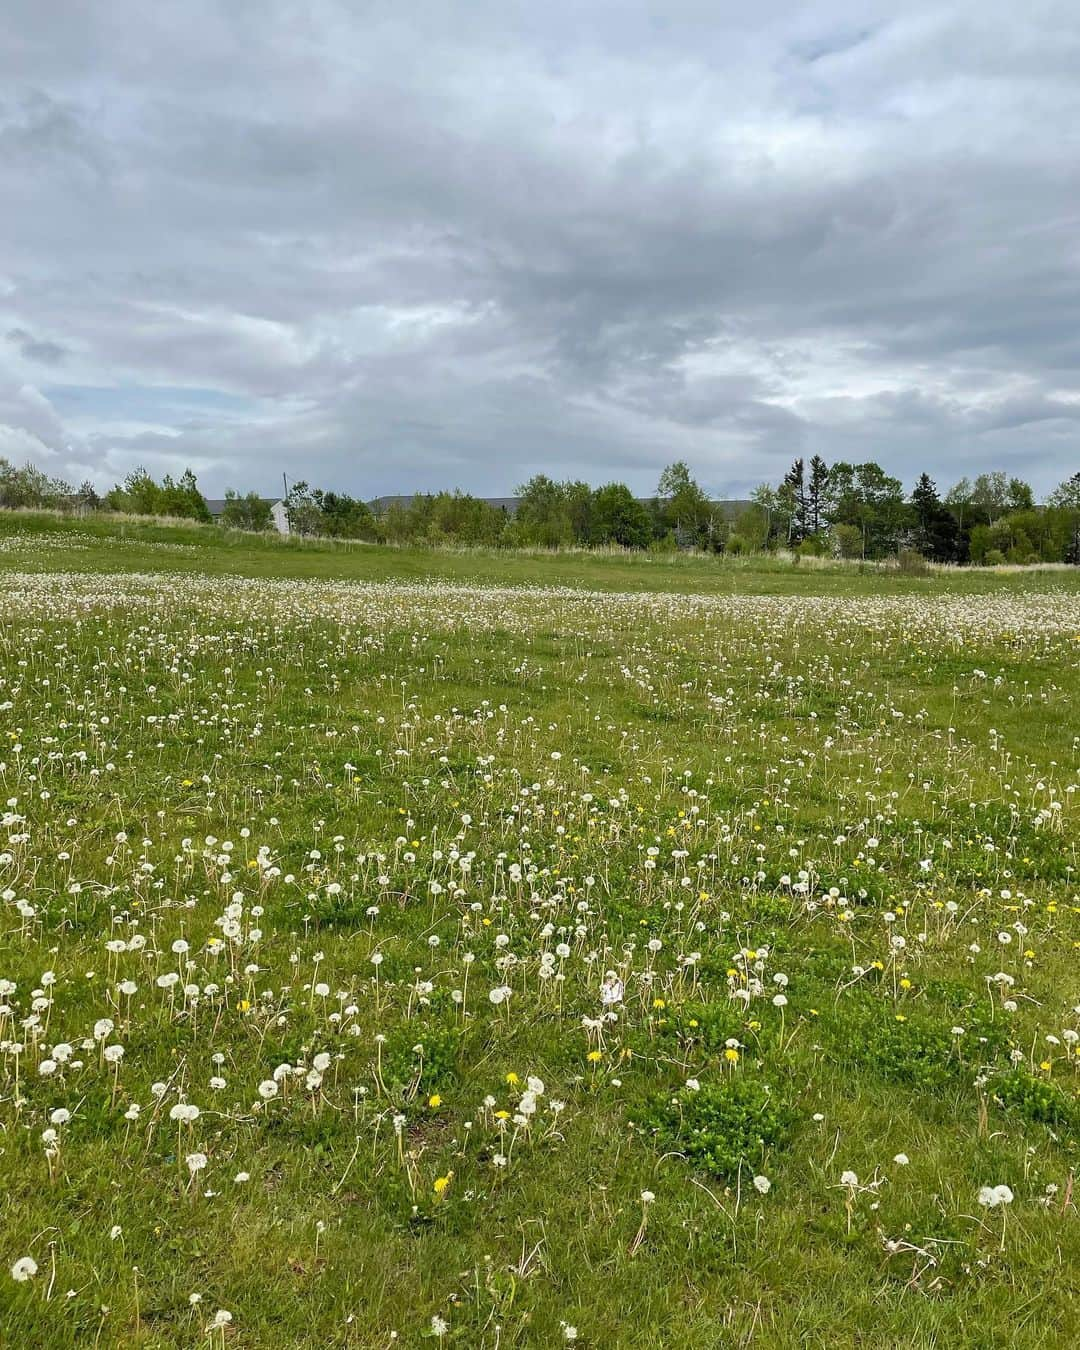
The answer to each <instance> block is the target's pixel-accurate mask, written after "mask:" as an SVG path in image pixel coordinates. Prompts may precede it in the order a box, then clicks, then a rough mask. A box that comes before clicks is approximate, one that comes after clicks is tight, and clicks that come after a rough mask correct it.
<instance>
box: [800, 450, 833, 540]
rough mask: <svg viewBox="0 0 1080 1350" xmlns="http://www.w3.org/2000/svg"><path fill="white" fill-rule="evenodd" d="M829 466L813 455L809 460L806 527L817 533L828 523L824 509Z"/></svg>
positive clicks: (826, 497) (819, 457) (827, 488)
mask: <svg viewBox="0 0 1080 1350" xmlns="http://www.w3.org/2000/svg"><path fill="white" fill-rule="evenodd" d="M828 491H829V466H828V465H827V464H826V463H825V461H824V460H823V459H822V458H821V456H820V455H815V456H814V457H813V459H811V461H810V480H809V482H808V483H807V488H806V507H807V522H806V523H807V529H808V530H809V532H810V534H813V535H817V534H820V533H821V531H822V530H823V529H824V528H825V526H826V525H827V524H828V521H827V519H826V516H825V510H826V506H827V502H828Z"/></svg>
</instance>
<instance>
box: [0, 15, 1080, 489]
mask: <svg viewBox="0 0 1080 1350" xmlns="http://www.w3.org/2000/svg"><path fill="white" fill-rule="evenodd" d="M0 23H2V24H3V25H4V26H5V28H6V31H5V33H4V40H3V41H0V199H2V200H3V202H4V208H3V211H2V212H0V455H8V456H9V457H11V458H15V459H17V460H20V461H21V460H23V459H26V458H28V457H29V458H31V459H33V460H34V461H35V462H37V463H39V464H40V465H41V466H42V467H44V468H46V469H48V470H49V471H50V472H55V473H62V474H64V475H65V476H67V477H70V478H74V479H82V478H84V477H91V478H93V479H95V480H96V481H98V482H99V483H103V484H107V483H110V482H112V481H114V480H115V479H116V478H117V477H118V476H121V475H122V474H123V473H124V472H126V471H127V469H129V468H130V467H132V466H133V465H135V464H138V463H145V464H146V465H147V466H148V467H149V468H151V470H152V471H154V472H161V471H165V470H176V469H182V468H183V467H184V466H185V465H187V464H191V465H192V466H193V467H195V468H196V470H197V471H198V472H199V475H200V479H201V481H202V482H203V484H204V486H205V487H206V489H207V490H209V491H213V492H220V491H222V490H223V489H224V488H225V487H226V486H235V487H239V488H244V489H247V488H256V489H259V490H262V491H272V490H274V488H275V487H276V485H277V484H278V483H279V481H280V476H281V473H282V472H283V471H284V472H287V473H288V474H289V475H290V477H301V476H302V477H307V478H309V479H311V480H313V481H316V482H318V483H320V484H322V485H324V486H327V487H336V488H339V489H344V490H348V491H352V492H355V493H357V494H360V495H365V496H371V495H375V494H376V493H382V492H394V491H410V490H414V489H418V488H432V489H435V488H440V487H453V486H461V487H463V488H468V489H471V490H473V491H477V492H485V493H488V494H497V493H504V492H507V491H509V490H511V489H512V488H513V486H514V485H515V484H516V483H517V482H519V481H521V480H522V479H523V478H526V477H528V476H529V475H530V474H531V473H533V472H535V471H537V470H539V469H546V470H547V471H549V472H553V473H554V474H556V475H557V476H560V477H561V476H574V477H584V478H587V479H590V480H591V481H594V482H599V481H603V480H605V479H608V478H612V477H619V478H624V479H626V480H627V481H629V482H630V483H631V484H632V485H633V486H634V487H635V488H637V489H639V490H642V491H645V490H649V489H651V488H652V486H653V485H654V483H655V480H656V476H657V474H658V472H659V469H660V468H661V467H662V465H663V464H664V463H666V462H667V461H669V460H671V459H673V458H676V457H683V458H686V459H687V460H689V461H690V463H691V464H692V466H693V467H694V469H695V470H696V472H697V473H698V475H699V477H700V478H701V480H702V482H703V483H705V484H706V486H708V487H709V488H710V489H712V490H713V491H714V492H717V493H721V494H727V495H739V494H741V493H743V492H745V490H746V489H747V488H748V487H749V486H751V485H752V484H754V483H755V482H758V481H760V480H762V479H763V478H767V477H775V476H776V475H777V474H778V473H779V472H781V471H782V469H783V467H784V465H785V463H786V461H787V460H789V459H790V458H791V457H792V456H793V455H795V454H812V453H814V452H820V453H822V454H824V455H825V456H826V458H829V459H832V458H839V457H845V458H851V457H855V458H876V459H879V460H881V461H882V462H883V463H885V464H886V465H887V467H889V468H890V469H891V470H892V471H893V472H896V473H898V474H899V475H901V476H902V477H904V478H906V479H908V480H909V481H910V479H911V478H912V477H913V476H914V474H915V473H917V472H918V471H919V470H921V469H922V468H924V467H925V468H928V469H929V470H930V471H931V472H932V473H933V474H934V475H935V476H936V477H937V478H938V479H939V482H940V483H941V484H942V485H946V484H947V483H949V482H950V481H952V480H953V479H955V478H957V477H959V476H960V475H961V474H962V473H966V472H967V473H970V472H978V471H979V470H981V469H984V468H987V467H990V468H994V467H1000V468H1005V469H1007V470H1010V471H1012V472H1020V473H1022V474H1023V475H1024V476H1026V477H1028V478H1029V479H1031V480H1032V481H1033V482H1034V483H1035V485H1036V487H1037V488H1038V489H1040V490H1044V489H1046V488H1048V487H1050V486H1052V485H1053V484H1054V483H1056V482H1057V481H1059V480H1060V479H1061V478H1062V477H1064V476H1065V474H1066V473H1067V472H1072V471H1074V470H1075V469H1077V468H1080V451H1078V449H1077V446H1078V432H1080V378H1078V374H1077V372H1078V371H1080V81H1078V80H1077V79H1076V71H1077V70H1078V69H1080V10H1078V9H1077V8H1076V6H1075V4H1074V3H1073V0H1034V3H1032V4H1029V5H1027V6H1025V7H1023V8H1022V9H1017V8H1016V6H1015V5H1013V4H1008V3H1004V0H983V3H980V4H975V3H970V2H969V0H934V2H933V3H925V4H924V3H909V4H908V5H906V6H901V7H900V9H899V10H898V9H897V7H896V6H895V5H894V4H890V5H885V4H883V3H879V2H878V0H860V2H859V3H855V0H822V2H821V3H820V4H817V5H814V6H811V7H807V6H804V5H798V4H795V3H788V0H759V3H758V4H757V5H755V6H753V7H751V8H750V9H747V8H746V7H741V6H718V5H716V4H715V3H713V0H665V3H664V5H662V6H652V7H650V8H648V9H646V8H643V7H640V6H638V5H635V4H633V3H630V4H628V3H626V2H625V0H619V2H618V3H616V0H594V2H593V3H591V4H589V5H584V6H583V5H580V4H577V3H569V0H550V2H549V3H548V4H546V5H543V6H536V5H525V4H518V3H516V2H514V0H511V2H509V3H508V2H507V0H502V2H501V3H494V0H473V3H470V4H469V5H468V6H464V7H462V6H446V5H436V4H432V3H417V2H416V0H404V3H395V4H390V3H375V2H370V3H356V2H353V3H348V2H347V0H311V2H305V3H299V2H298V0H297V2H295V3H293V2H291V0H290V2H286V0H280V2H278V0H259V2H258V3H255V0H191V3H189V4H186V5H184V6H168V5H158V6H153V5H151V6H148V5H146V4H145V3H135V0H110V3H109V4H107V5H86V4H84V3H82V0H48V2H47V3H45V4H42V3H40V0H8V3H7V5H6V6H5V14H4V17H3V19H2V20H0Z"/></svg>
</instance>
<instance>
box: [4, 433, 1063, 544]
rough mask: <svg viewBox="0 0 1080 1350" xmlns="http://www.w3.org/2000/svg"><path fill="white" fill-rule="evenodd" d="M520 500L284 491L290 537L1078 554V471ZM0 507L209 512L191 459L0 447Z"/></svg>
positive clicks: (664, 484)
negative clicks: (65, 470)
mask: <svg viewBox="0 0 1080 1350" xmlns="http://www.w3.org/2000/svg"><path fill="white" fill-rule="evenodd" d="M517 498H518V501H517V510H516V511H510V510H507V509H504V508H502V507H500V506H498V505H494V504H492V503H491V502H488V501H484V500H483V499H482V498H479V497H474V496H472V495H471V494H470V493H467V492H437V493H418V494H417V495H415V496H413V497H408V498H395V499H393V500H392V501H391V502H390V504H389V506H388V507H387V509H386V510H385V511H382V512H379V513H376V512H375V511H374V510H373V509H372V505H371V504H370V503H368V502H365V501H363V500H361V499H360V498H356V497H351V496H349V495H348V494H347V493H341V492H332V491H324V490H323V489H321V488H312V487H311V486H310V485H309V484H308V483H307V482H304V481H300V482H297V483H295V484H294V485H293V486H292V488H290V490H289V492H288V495H287V496H286V497H285V498H284V499H283V500H284V507H285V512H286V515H287V517H288V521H289V526H290V529H291V531H292V532H293V533H295V534H298V535H301V536H312V537H315V536H318V537H330V538H339V539H363V540H370V541H373V542H386V543H402V544H405V543H424V544H438V543H458V544H463V545H486V546H488V547H543V548H570V547H577V548H602V547H609V546H614V547H619V548H627V549H652V550H656V551H664V550H674V549H678V548H693V549H699V550H702V551H708V552H715V553H724V552H726V553H731V554H747V553H764V552H770V551H775V550H777V549H786V550H792V551H795V552H798V553H801V554H813V555H818V556H832V557H840V558H865V559H881V558H888V557H893V556H896V555H897V554H899V553H901V552H904V551H905V550H906V551H911V552H913V553H916V554H918V555H920V556H921V557H923V558H927V559H929V560H932V561H935V562H951V563H967V562H971V563H980V564H1000V563H1005V562H1010V563H1032V562H1069V563H1080V472H1078V473H1074V474H1073V475H1072V476H1071V477H1069V478H1066V479H1065V480H1064V481H1063V482H1062V483H1060V484H1059V485H1058V487H1056V488H1055V489H1054V491H1053V492H1051V493H1050V494H1049V496H1048V497H1047V498H1046V501H1045V502H1043V503H1042V504H1036V502H1035V499H1034V494H1033V492H1032V489H1031V486H1030V485H1029V484H1028V483H1026V482H1024V481H1023V480H1022V479H1020V478H1015V477H1008V476H1007V475H1006V474H1004V473H1001V472H990V473H982V474H979V475H978V476H977V477H976V478H975V479H974V481H972V480H970V479H968V478H961V479H960V481H959V482H957V483H954V484H953V485H952V487H950V488H949V489H948V490H947V491H946V492H945V493H944V494H941V493H939V491H938V488H937V485H936V484H935V482H934V481H933V479H932V478H930V476H929V475H928V474H926V473H923V474H921V475H920V477H919V479H918V481H917V482H916V484H915V486H914V488H913V489H912V491H911V492H910V494H908V493H905V490H904V486H903V484H902V482H901V481H900V479H899V478H895V477H893V476H892V475H890V474H888V473H886V471H885V470H884V469H883V468H882V467H881V465H880V464H877V463H875V462H874V461H872V460H870V461H866V462H865V463H861V464H852V463H849V462H847V461H844V460H840V461H837V462H835V463H833V464H831V465H830V464H827V463H826V462H825V460H824V459H823V458H822V457H821V456H820V455H815V456H814V457H813V458H812V459H810V460H809V461H808V462H807V461H804V460H803V459H797V460H795V461H794V463H793V464H792V466H791V468H790V469H789V470H788V471H787V473H786V474H785V475H784V477H783V479H782V480H781V481H780V482H779V483H777V484H775V485H774V484H769V483H763V484H762V485H761V486H760V487H758V488H756V489H755V490H754V492H753V494H752V495H751V499H750V501H749V503H748V504H746V505H745V506H744V507H742V508H741V509H740V510H739V511H737V512H736V513H734V515H733V514H732V513H731V512H730V510H729V509H725V508H724V507H722V505H721V504H719V503H717V502H714V501H712V500H710V498H709V496H708V494H707V493H706V492H705V490H704V489H703V488H702V487H701V485H700V484H699V483H698V482H697V481H696V480H695V479H694V477H693V475H692V474H691V473H690V470H689V468H688V467H687V465H686V464H685V463H684V462H683V461H681V460H680V461H677V462H676V463H674V464H669V465H668V466H667V468H666V469H664V471H663V473H662V474H661V475H660V478H659V481H658V483H657V485H656V492H655V494H654V495H653V496H652V497H651V498H648V499H646V500H642V499H640V498H638V497H635V496H634V494H633V493H632V492H631V490H630V488H629V487H627V485H626V484H625V483H619V482H612V483H606V484H604V485H603V486H601V487H595V488H594V487H591V486H590V485H589V484H588V483H585V482H581V481H565V482H557V481H555V480H554V479H552V478H550V477H549V476H548V475H547V474H542V473H541V474H536V475H534V476H533V477H532V478H530V479H529V481H528V482H527V483H523V484H522V485H521V486H520V487H519V488H518V489H517ZM0 507H7V508H19V507H27V508H29V507H51V508H59V509H61V510H78V511H96V510H109V511H118V512H122V513H127V514H137V515H158V516H172V517H176V518H181V519H188V520H196V521H203V522H209V521H210V520H211V514H210V511H209V508H208V507H207V503H206V499H205V498H204V496H203V495H202V493H201V491H200V490H199V485H198V481H197V479H196V477H195V474H194V473H193V472H192V471H191V470H190V469H187V470H185V471H184V473H182V474H181V475H180V476H179V478H176V479H174V478H173V477H172V476H171V475H169V474H166V475H165V476H164V477H163V478H162V480H161V481H160V482H158V481H156V480H155V479H154V478H153V477H152V476H151V475H150V473H149V472H148V471H147V470H146V469H144V468H138V469H134V470H132V472H131V473H129V474H128V475H127V477H126V478H125V479H124V480H123V482H121V483H117V484H116V485H115V486H114V487H112V488H111V489H110V490H109V491H108V492H107V493H105V495H104V496H100V495H99V494H98V493H97V492H96V490H95V489H94V487H93V485H92V484H91V483H83V484H82V486H81V487H79V488H77V489H76V488H73V487H72V486H71V485H70V484H68V483H65V482H64V481H63V480H62V479H59V478H51V477H49V476H48V475H47V474H45V473H43V472H42V471H41V470H40V469H37V468H34V467H33V466H32V465H25V466H23V467H22V468H16V467H15V466H14V465H12V464H11V463H10V462H9V461H8V460H6V459H3V458H0ZM221 519H222V522H223V523H224V524H225V525H227V526H231V527H233V528H235V529H243V530H256V531H261V530H270V529H272V528H273V520H272V516H271V503H270V502H269V501H267V500H266V499H264V498H262V497H260V496H259V495H258V494H257V493H254V492H249V493H246V494H241V493H238V492H236V491H233V490H229V491H228V492H226V494H225V504H224V509H223V511H222V512H221Z"/></svg>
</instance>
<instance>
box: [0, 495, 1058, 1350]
mask: <svg viewBox="0 0 1080 1350" xmlns="http://www.w3.org/2000/svg"><path fill="white" fill-rule="evenodd" d="M1075 570H1076V569H1074V570H1073V572H1072V573H1066V572H1016V573H1011V574H1001V575H995V574H993V573H987V572H975V571H972V572H968V573H950V574H946V573H933V574H928V575H918V576H905V575H902V574H898V573H888V572H884V571H881V570H879V569H862V570H859V569H857V568H852V567H847V568H843V567H835V568H828V567H823V568H816V569H810V568H805V567H799V566H794V565H790V564H789V565H781V564H772V563H760V564H753V565H735V564H725V563H723V562H718V561H717V560H715V559H687V560H683V559H659V560H634V561H631V560H629V559H620V558H615V557H612V558H595V559H581V558H575V557H565V556H563V557H559V556H557V555H552V556H548V557H525V556H520V555H514V556H505V555H503V556H500V555H495V554H442V553H439V552H437V551H428V552H426V553H421V552H411V553H410V552H405V551H402V550H393V549H374V548H371V547H358V548H356V549H351V550H343V549H340V548H339V549H334V548H330V547H320V546H310V547H303V548H300V547H286V546H283V545H278V544H276V543H271V542H270V541H265V542H263V541H252V540H250V539H247V538H245V537H242V536H237V537H231V536H226V535H224V534H222V533H215V532H213V531H210V530H203V531H198V530H186V531H185V530H184V529H182V528H175V527H172V528H170V527H166V526H158V525H154V524H152V523H146V524H142V525H139V524H136V525H134V526H128V527H125V532H124V533H123V534H121V533H120V531H119V527H117V526H115V525H112V524H108V523H100V522H90V523H87V522H70V523H65V522H60V521H58V520H56V519H50V518H47V517H40V518H38V517H34V518H19V517H15V516H12V517H9V518H7V519H5V520H4V521H0V789H2V791H0V802H2V803H3V805H2V807H0V810H2V812H3V819H2V829H0V903H2V925H0V1157H2V1163H3V1168H2V1173H0V1206H2V1208H0V1217H2V1222H0V1234H2V1251H0V1257H2V1264H0V1345H3V1346H12V1347H24V1346H26V1347H48V1348H49V1350H52V1347H67V1346H72V1347H74V1346H101V1347H106V1346H117V1347H120V1346H123V1347H128V1346H140V1347H162V1348H164V1347H193V1346H204V1347H215V1348H217V1347H237V1348H239V1347H261V1346H271V1347H277V1346H282V1347H305V1348H306V1347H334V1346H340V1347H353V1348H355V1350H361V1348H363V1350H366V1348H367V1347H372V1348H375V1347H391V1346H421V1345H427V1344H434V1345H442V1344H446V1345H450V1344H455V1345H460V1346H468V1347H474V1346H475V1347H486V1348H488V1350H495V1348H496V1347H507V1348H508V1347H512V1346H518V1347H531V1346H558V1345H576V1346H582V1347H605V1350H611V1348H616V1347H635V1348H636V1347H640V1348H642V1350H644V1348H645V1347H660V1346H662V1347H680V1348H681V1347H687V1348H688V1350H705V1348H706V1347H727V1346H743V1345H754V1346H768V1347H772V1346H830V1347H845V1346H885V1347H900V1346H926V1347H930V1346H937V1347H943V1346H949V1347H954V1346H972V1347H981V1346H989V1345H994V1346H1016V1347H1036V1346H1038V1347H1056V1346H1071V1345H1074V1344H1076V1343H1077V1341H1078V1339H1080V1301H1078V1300H1080V1214H1078V1211H1077V1207H1076V1198H1075V1197H1074V1175H1075V1167H1076V1164H1077V1156H1078V1155H1077V1145H1078V1141H1080V1053H1078V1051H1080V960H1078V957H1080V882H1078V877H1077V868H1078V866H1080V860H1078V848H1077V842H1078V830H1077V822H1078V810H1080V804H1078V802H1077V785H1078V783H1080V716H1078V714H1077V709H1078V708H1080V660H1078V658H1080V584H1078V580H1077V578H1076V576H1075Z"/></svg>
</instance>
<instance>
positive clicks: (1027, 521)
mask: <svg viewBox="0 0 1080 1350" xmlns="http://www.w3.org/2000/svg"><path fill="white" fill-rule="evenodd" d="M728 547H729V548H731V549H734V550H735V551H740V550H742V551H753V550H757V549H770V548H777V547H786V548H791V549H797V550H798V551H799V552H802V553H813V554H821V555H832V556H834V557H841V558H887V557H892V556H895V555H896V554H898V553H900V552H901V551H903V550H905V549H906V550H911V551H912V552H914V553H917V554H919V555H921V556H922V557H924V558H927V559H929V560H931V561H934V562H949V563H967V562H971V563H979V564H991V565H992V564H1000V563H1005V562H1009V563H1033V562H1070V563H1080V473H1075V474H1073V475H1072V476H1071V477H1069V478H1066V479H1065V480H1064V481H1063V482H1062V483H1060V484H1059V485H1058V486H1057V487H1056V488H1055V489H1054V490H1053V492H1051V493H1050V494H1049V495H1048V497H1047V498H1046V501H1045V502H1044V503H1042V504H1041V505H1037V504H1036V502H1035V497H1034V493H1033V492H1032V489H1031V485H1030V484H1029V483H1026V482H1024V480H1023V479H1021V478H1010V477H1008V476H1007V475H1006V474H1004V473H1001V472H992V473H982V474H979V475H978V476H977V477H976V478H975V479H974V481H972V480H971V479H969V478H966V477H965V478H961V479H960V480H959V482H957V483H954V484H953V485H952V487H950V488H949V489H948V490H947V491H946V492H945V494H944V495H942V494H940V493H939V491H938V488H937V485H936V483H935V482H934V480H933V479H932V478H931V477H930V475H929V474H927V473H923V474H920V476H919V478H918V481H917V482H916V484H915V487H914V488H913V489H912V491H911V493H910V495H906V494H905V492H904V487H903V484H902V483H901V481H900V479H899V478H894V477H892V476H891V475H890V474H888V473H886V472H885V470H884V469H883V468H882V467H881V465H880V464H876V463H874V462H873V461H868V462H866V463H864V464H851V463H848V462H847V461H843V460H841V461H838V462H837V463H835V464H832V465H829V464H826V462H825V461H824V459H822V458H821V456H819V455H815V456H814V457H813V459H811V460H810V461H809V463H808V464H807V463H806V462H805V461H804V460H802V459H797V460H795V462H794V463H793V464H792V466H791V468H790V469H789V470H788V471H787V473H786V474H785V475H784V477H783V479H782V481H781V482H780V483H778V484H776V485H775V486H774V485H772V484H768V483H766V484H762V486H760V487H759V488H757V489H756V490H755V492H754V493H753V497H752V501H751V505H750V507H749V508H748V509H747V511H746V512H744V513H743V515H742V516H741V517H740V519H739V520H738V521H737V523H736V526H735V529H734V531H733V533H732V536H731V537H730V538H729V540H728Z"/></svg>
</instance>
